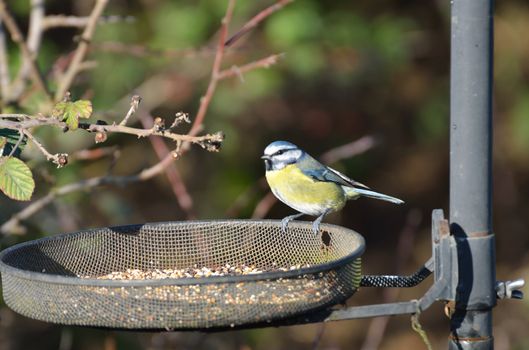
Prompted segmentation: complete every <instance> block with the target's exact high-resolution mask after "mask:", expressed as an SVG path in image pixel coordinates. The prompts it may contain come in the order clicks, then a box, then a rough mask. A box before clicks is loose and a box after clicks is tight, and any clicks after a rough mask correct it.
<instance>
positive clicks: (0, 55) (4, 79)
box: [0, 20, 10, 104]
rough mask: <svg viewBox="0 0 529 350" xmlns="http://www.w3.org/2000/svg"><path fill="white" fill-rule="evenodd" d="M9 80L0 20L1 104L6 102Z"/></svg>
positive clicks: (3, 33)
mask: <svg viewBox="0 0 529 350" xmlns="http://www.w3.org/2000/svg"><path fill="white" fill-rule="evenodd" d="M9 84H10V79H9V62H8V59H7V43H6V37H5V32H4V26H3V24H2V21H1V20H0V93H1V94H2V102H3V103H4V104H5V103H6V102H7V101H8V99H9V98H8V95H9V92H10V89H9Z"/></svg>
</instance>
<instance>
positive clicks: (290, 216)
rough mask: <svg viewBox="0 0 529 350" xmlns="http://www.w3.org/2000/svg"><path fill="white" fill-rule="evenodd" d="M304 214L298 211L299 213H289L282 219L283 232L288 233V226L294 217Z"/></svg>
mask: <svg viewBox="0 0 529 350" xmlns="http://www.w3.org/2000/svg"><path fill="white" fill-rule="evenodd" d="M302 215H304V214H303V213H298V214H294V215H289V216H287V217H284V218H283V220H281V231H282V232H283V233H287V227H288V223H289V222H290V221H292V220H294V219H297V218H299V217H300V216H302Z"/></svg>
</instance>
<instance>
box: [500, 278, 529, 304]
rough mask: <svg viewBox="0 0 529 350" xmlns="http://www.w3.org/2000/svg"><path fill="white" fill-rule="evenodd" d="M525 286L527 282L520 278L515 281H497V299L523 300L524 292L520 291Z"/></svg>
mask: <svg viewBox="0 0 529 350" xmlns="http://www.w3.org/2000/svg"><path fill="white" fill-rule="evenodd" d="M524 285H525V281H524V280H523V279H521V278H518V279H516V280H514V281H497V282H496V297H497V298H498V299H523V292H522V291H521V290H519V289H520V288H522V287H523V286H524Z"/></svg>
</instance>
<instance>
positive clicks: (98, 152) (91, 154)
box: [69, 146, 118, 160]
mask: <svg viewBox="0 0 529 350" xmlns="http://www.w3.org/2000/svg"><path fill="white" fill-rule="evenodd" d="M117 149H118V148H117V147H116V146H110V147H98V148H94V149H82V150H80V151H76V152H74V153H72V154H71V155H70V157H69V158H70V160H95V159H99V158H103V157H106V156H111V155H113V154H114V152H116V150H117Z"/></svg>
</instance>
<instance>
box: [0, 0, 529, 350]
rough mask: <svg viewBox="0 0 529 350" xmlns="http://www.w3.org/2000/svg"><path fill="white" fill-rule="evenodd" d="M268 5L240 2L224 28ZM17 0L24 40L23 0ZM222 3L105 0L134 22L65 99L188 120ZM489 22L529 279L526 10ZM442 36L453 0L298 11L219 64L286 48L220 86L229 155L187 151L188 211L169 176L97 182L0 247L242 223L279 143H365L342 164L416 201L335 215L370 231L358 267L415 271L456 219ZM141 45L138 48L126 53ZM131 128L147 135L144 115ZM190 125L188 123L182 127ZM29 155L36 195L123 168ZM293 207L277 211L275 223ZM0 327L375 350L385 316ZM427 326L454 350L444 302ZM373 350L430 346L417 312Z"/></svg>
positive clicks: (131, 145)
mask: <svg viewBox="0 0 529 350" xmlns="http://www.w3.org/2000/svg"><path fill="white" fill-rule="evenodd" d="M272 3H273V2H272V1H239V2H238V3H237V5H236V8H235V14H234V18H233V21H232V23H231V24H230V27H229V33H230V34H233V33H234V32H235V31H236V30H237V29H238V28H240V27H241V26H242V25H243V24H244V23H245V22H246V21H247V20H248V19H250V18H251V17H252V16H254V15H255V14H257V13H258V12H259V11H260V10H262V9H264V8H265V7H267V6H268V5H270V4H272ZM8 4H9V6H10V7H11V9H12V10H13V12H14V13H15V15H16V18H17V20H18V21H19V24H20V25H21V27H22V28H24V30H25V28H26V26H27V16H28V13H29V1H26V0H24V1H22V0H16V1H15V0H12V1H8ZM92 6H93V2H91V1H81V0H77V1H75V0H74V1H58V0H55V1H52V0H50V1H47V2H46V12H47V13H48V14H69V15H83V16H86V15H88V14H89V13H90V11H91V8H92ZM225 9H226V1H219V0H201V1H168V0H165V1H162V0H130V1H126V0H115V1H111V2H110V4H109V6H108V8H107V11H106V12H105V13H106V14H107V15H122V16H132V17H133V18H134V20H133V21H130V20H127V21H121V22H118V23H112V24H102V25H100V26H99V27H98V30H97V34H96V36H95V41H94V47H93V50H91V52H90V54H89V59H90V60H95V61H96V62H97V67H96V68H95V69H93V70H90V71H87V72H85V73H83V74H82V75H81V76H80V77H79V79H77V81H76V85H75V88H73V89H72V95H73V96H74V98H75V99H77V98H88V99H91V100H92V101H93V103H94V111H95V112H96V117H94V119H95V118H99V119H105V120H107V121H112V120H115V121H119V120H121V118H122V117H123V115H124V114H125V113H126V110H127V108H128V102H129V101H130V97H131V96H132V95H133V94H140V95H141V96H142V98H143V102H142V105H141V106H142V107H141V108H143V109H144V110H147V111H151V113H152V114H153V115H154V116H160V117H164V118H167V119H168V120H171V119H172V117H173V116H174V114H175V113H176V112H178V111H185V112H189V113H190V115H191V118H193V116H194V114H195V113H196V111H197V109H198V104H199V100H200V96H201V95H202V94H203V93H204V92H205V89H206V87H207V83H208V80H209V75H210V70H211V65H212V60H213V55H214V49H215V45H216V38H217V36H216V34H217V31H218V28H219V25H220V19H221V18H222V16H223V14H224V12H225ZM495 19H496V23H495V58H494V59H495V72H494V77H495V87H494V91H495V93H494V128H495V135H494V162H495V163H494V228H495V232H496V233H497V275H498V278H499V279H513V278H518V277H525V279H526V280H529V265H528V261H529V255H528V253H527V251H528V248H529V216H528V215H527V214H528V213H529V151H528V148H529V81H528V80H529V37H528V36H527V35H526V33H527V32H528V31H529V3H528V2H527V1H523V0H504V1H501V2H498V3H497V5H496V17H495ZM449 29H450V28H449V1H439V0H437V1H434V0H432V1H421V0H412V1H409V0H408V1H402V0H391V1H389V0H381V1H376V2H373V1H367V0H359V1H355V2H351V1H333V2H323V1H316V0H305V1H296V2H294V3H292V4H289V5H288V6H286V7H285V8H284V9H282V10H281V11H279V12H277V13H275V14H273V15H272V16H271V17H269V18H268V19H267V20H266V21H264V22H263V23H262V24H261V25H259V26H258V28H256V29H255V30H253V31H252V32H251V33H249V34H247V35H246V36H245V37H243V38H242V39H241V40H240V41H238V42H237V44H236V45H235V46H234V47H233V48H230V49H229V50H228V51H227V52H226V57H225V60H224V62H223V67H224V68H229V67H231V66H233V65H242V64H244V63H247V62H250V61H253V60H256V59H259V58H262V57H265V56H267V55H270V54H273V53H285V56H284V57H283V58H282V59H281V61H280V62H279V63H278V64H277V65H275V66H273V67H271V68H269V69H261V70H256V71H253V72H250V73H248V74H245V75H244V76H243V79H238V78H233V79H229V80H225V81H222V82H221V83H220V85H219V87H218V89H217V92H216V94H215V96H214V98H213V100H212V103H211V106H210V109H209V111H208V114H207V116H206V120H205V132H215V131H218V130H222V131H223V132H224V133H225V134H226V140H225V142H224V144H223V148H222V150H221V152H220V153H218V154H215V153H208V152H205V151H203V150H201V149H199V148H198V147H194V148H192V151H191V152H189V153H187V154H186V155H185V156H184V157H182V159H180V160H178V161H177V162H176V167H177V168H178V171H179V172H180V173H181V175H182V178H183V182H184V183H185V185H186V186H187V190H188V192H189V194H190V196H191V198H192V200H193V205H192V210H191V212H192V214H191V215H190V214H189V211H188V212H187V213H186V211H184V210H182V209H181V208H180V206H179V205H178V202H177V200H176V198H175V196H174V194H173V191H172V189H171V186H170V184H169V182H168V181H167V179H166V177H165V176H164V175H160V176H158V177H157V178H155V179H153V180H150V181H147V182H143V183H135V184H130V185H127V186H126V187H124V188H116V187H102V188H97V189H94V190H92V191H90V192H77V193H73V194H71V195H68V196H65V197H61V198H60V199H58V200H57V201H55V202H54V203H53V205H51V206H48V207H46V208H45V209H44V210H43V211H41V212H39V213H38V214H37V215H35V216H34V217H33V218H32V219H31V220H28V221H27V222H26V224H27V225H28V226H29V227H30V229H29V232H28V234H26V235H23V236H7V237H4V239H3V240H2V248H5V247H7V246H9V245H12V244H14V243H17V242H21V241H26V240H29V239H33V238H37V237H42V236H46V235H53V234H56V233H59V232H67V231H74V230H78V229H83V228H89V227H98V226H106V225H121V224H129V223H140V222H146V221H162V220H185V219H187V218H189V217H190V216H194V217H196V218H200V219H210V218H226V217H240V218H248V217H251V216H252V213H253V212H254V210H255V208H256V205H257V204H258V203H259V202H260V201H261V199H262V198H263V197H264V196H265V195H266V194H267V192H268V189H267V187H266V186H263V185H262V182H260V179H261V178H262V176H263V174H264V167H263V164H262V162H261V160H260V159H259V157H260V155H261V153H262V150H263V149H264V147H265V146H266V145H267V144H268V143H269V142H271V141H274V140H278V139H284V140H289V141H292V142H294V143H296V144H298V145H299V146H301V147H303V148H305V149H306V150H307V151H308V152H309V153H311V154H313V155H315V156H318V155H321V154H323V153H324V152H325V151H327V150H330V149H333V148H335V147H337V146H340V145H343V144H346V143H349V142H352V141H354V140H356V139H359V138H361V137H364V136H369V137H372V138H373V139H374V140H375V141H376V142H375V146H374V147H372V148H371V149H369V150H368V151H367V152H365V153H362V154H360V155H357V156H354V157H347V158H344V159H341V160H340V161H338V162H336V163H334V164H333V167H335V168H336V169H338V170H340V171H342V172H344V173H346V174H348V175H349V176H351V177H352V178H354V179H356V180H358V181H360V182H363V183H365V184H367V185H369V186H370V187H372V188H374V189H376V190H379V191H381V192H384V193H388V194H390V195H394V196H397V197H399V198H402V199H404V200H405V201H406V204H405V205H404V206H400V207H395V206H392V205H388V204H386V203H382V202H378V201H371V200H365V199H361V200H358V201H356V202H352V203H349V204H348V205H347V206H346V208H345V209H344V210H343V211H342V212H341V213H338V214H335V215H332V216H330V217H328V218H327V221H328V222H333V223H337V224H340V225H344V226H347V227H350V228H352V229H354V230H356V231H358V232H360V233H362V234H363V235H364V236H365V238H366V241H367V251H366V253H365V255H364V258H363V263H364V272H366V273H397V272H401V273H408V272H411V271H413V270H414V269H415V268H417V267H418V266H419V264H421V263H423V262H424V261H426V259H427V258H428V257H429V256H430V233H429V225H430V214H431V211H432V209H435V208H443V209H445V210H446V211H447V210H448V144H449V142H448V118H449V56H450V47H449V46H450V42H449V38H450V35H449ZM78 34H79V32H78V30H75V29H70V28H68V29H64V28H59V29H53V30H50V31H49V32H46V34H45V38H44V41H43V45H42V50H41V53H40V55H39V64H40V66H41V68H43V70H45V71H46V72H48V73H49V72H52V69H53V66H54V64H57V60H58V59H60V58H61V56H64V55H67V54H68V53H70V52H71V51H72V50H74V49H75V47H76V42H75V36H76V35H78ZM116 43H121V44H126V45H125V47H122V45H121V46H120V45H117V44H116ZM133 45H135V46H136V45H138V46H139V47H140V48H141V49H142V50H143V51H142V50H140V51H141V53H138V52H137V51H135V52H131V50H130V48H131V47H133ZM135 46H134V47H135ZM127 48H128V49H127ZM9 49H10V51H9V54H10V65H11V66H12V67H16V66H17V65H18V64H19V62H18V61H19V55H18V51H17V49H16V47H15V45H12V43H11V44H10V47H9ZM194 49H196V50H194ZM146 51H148V52H146ZM12 71H16V70H15V69H12ZM28 108H30V107H28ZM35 112H38V111H33V113H35ZM134 123H135V125H136V126H139V125H140V124H139V122H138V121H137V120H136V119H134ZM187 128H188V127H186V126H183V127H182V132H185V131H187ZM37 134H38V136H40V137H41V138H42V139H43V140H44V141H45V144H46V145H48V148H49V149H50V151H52V153H53V152H69V153H71V152H74V151H75V150H79V149H84V148H91V149H95V148H98V147H107V146H113V145H115V146H117V147H118V148H119V151H120V156H119V158H118V159H117V163H116V165H115V168H114V173H115V174H131V173H134V172H136V171H138V170H140V169H141V168H144V167H146V166H149V165H151V164H154V163H155V162H156V161H157V160H158V158H157V156H156V154H155V153H154V151H153V149H152V147H151V145H150V143H149V141H148V140H137V139H136V138H134V137H127V136H111V137H109V140H108V141H107V142H106V143H104V144H102V145H94V144H93V136H92V135H87V134H83V133H81V132H77V133H68V134H62V133H61V132H58V131H52V130H45V129H42V130H40V131H39V132H38V133H37ZM24 155H25V158H26V159H29V160H30V164H31V166H32V168H33V170H34V174H35V177H36V179H37V190H36V193H35V195H34V198H40V197H42V196H43V195H45V194H46V193H47V192H48V191H49V190H50V188H52V187H53V186H59V185H61V184H66V183H70V182H72V181H76V180H78V179H81V178H88V177H92V176H98V175H103V174H105V173H106V171H107V169H108V167H109V164H110V163H111V162H112V160H111V159H109V158H108V157H107V158H103V159H100V160H97V161H77V162H72V164H70V165H68V166H67V167H65V168H63V169H55V167H53V166H52V165H50V164H47V163H45V162H44V161H43V160H42V159H41V158H40V157H39V156H38V154H37V152H35V150H34V149H31V147H28V148H27V149H26V150H25V153H24ZM0 205H1V208H2V210H1V212H0V220H1V222H4V221H5V220H7V219H8V218H9V217H10V215H12V214H13V213H15V212H17V211H18V210H20V209H21V208H22V207H24V206H25V205H26V204H24V203H17V202H13V201H10V200H7V199H6V198H5V197H3V196H2V197H1V198H0ZM291 213H292V210H291V209H289V208H287V207H286V206H284V205H282V204H281V203H276V204H275V205H274V206H273V207H272V208H271V211H270V212H268V213H267V215H266V217H268V218H282V217H283V216H285V215H288V214H291ZM428 283H429V280H428ZM428 283H425V285H422V286H419V287H417V288H414V289H411V290H404V291H401V292H400V295H398V296H397V295H391V293H394V292H389V293H388V292H387V291H386V292H385V291H383V290H377V289H363V290H361V291H360V292H359V293H358V294H357V295H356V296H355V297H354V298H352V299H351V300H350V301H349V304H350V305H360V304H365V303H377V302H382V301H384V300H387V298H392V297H397V298H398V299H399V300H406V299H410V298H417V297H420V296H421V295H422V293H423V292H424V291H425V290H426V289H427V287H428ZM385 298H386V299H385ZM527 300H528V299H526V300H525V301H523V302H520V301H500V302H499V306H498V307H497V308H496V309H495V311H494V336H495V339H496V349H500V350H501V349H527V348H529V336H528V334H527V329H528V328H529V304H528V302H527ZM0 320H1V321H0V348H5V349H61V350H66V349H87V350H88V349H109V350H110V349H143V348H147V349H171V348H174V349H195V348H196V349H241V350H243V349H287V348H288V349H310V348H314V347H315V346H314V344H315V342H316V341H318V344H317V346H316V348H318V349H357V348H358V349H360V348H362V349H369V346H368V345H369V344H366V339H369V341H374V339H378V338H377V337H376V335H373V332H374V333H376V332H377V330H378V331H380V330H381V329H382V328H381V327H383V325H382V324H381V323H380V322H381V321H380V320H379V321H376V322H379V323H374V324H372V323H371V322H372V321H371V320H356V321H344V322H339V323H332V324H327V325H325V327H324V329H322V326H321V325H308V326H296V327H286V328H281V329H275V328H269V329H260V330H245V331H232V332H226V333H216V334H207V335H203V334H199V333H179V332H174V333H159V334H158V333H132V332H112V331H103V330H94V329H83V328H77V327H59V326H55V325H50V324H46V323H43V322H38V321H32V320H29V319H26V318H24V317H22V316H19V315H17V314H15V313H13V312H12V311H10V310H9V309H8V308H7V307H6V306H5V305H2V307H1V309H0ZM421 320H422V322H423V327H424V328H425V330H426V331H427V333H428V335H429V337H430V339H431V340H432V342H433V344H434V347H435V348H446V339H447V336H448V333H449V321H448V319H447V318H446V316H444V313H443V308H442V305H434V307H432V308H431V309H429V310H428V311H427V312H425V313H424V314H423V315H422V316H421ZM370 327H371V328H370ZM318 334H320V336H318ZM371 345H373V344H371ZM374 345H375V347H374V348H377V347H378V348H380V349H409V348H411V347H415V348H423V347H424V344H423V343H422V341H421V339H420V338H419V336H418V335H417V334H416V333H414V332H413V331H412V330H411V327H410V322H409V318H408V317H393V318H391V319H390V320H389V322H388V324H387V330H386V332H385V334H384V335H383V337H382V338H381V340H380V344H379V345H378V344H377V343H375V344H374ZM372 348H373V347H372Z"/></svg>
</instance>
